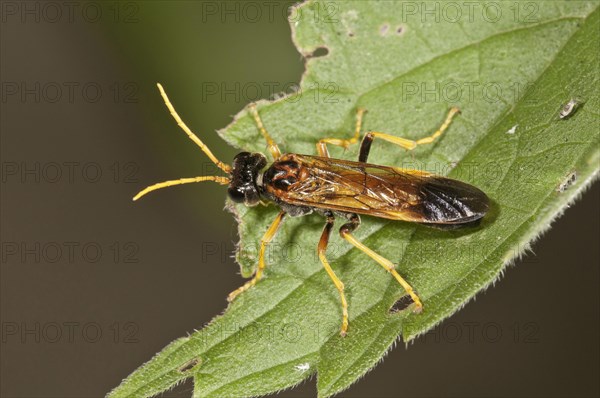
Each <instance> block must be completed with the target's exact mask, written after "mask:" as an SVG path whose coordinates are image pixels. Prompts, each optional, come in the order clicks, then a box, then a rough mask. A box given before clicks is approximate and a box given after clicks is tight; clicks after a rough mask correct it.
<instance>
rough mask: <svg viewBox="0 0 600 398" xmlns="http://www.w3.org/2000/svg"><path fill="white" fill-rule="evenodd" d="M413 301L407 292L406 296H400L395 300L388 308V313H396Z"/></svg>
mask: <svg viewBox="0 0 600 398" xmlns="http://www.w3.org/2000/svg"><path fill="white" fill-rule="evenodd" d="M412 303H414V301H413V300H412V299H411V298H410V296H409V295H408V294H407V295H406V296H402V297H400V298H399V299H398V300H396V302H395V303H394V304H393V305H392V306H391V307H390V309H389V310H388V313H389V314H396V313H398V312H400V311H404V310H405V309H406V308H407V307H408V306H409V305H411V304H412Z"/></svg>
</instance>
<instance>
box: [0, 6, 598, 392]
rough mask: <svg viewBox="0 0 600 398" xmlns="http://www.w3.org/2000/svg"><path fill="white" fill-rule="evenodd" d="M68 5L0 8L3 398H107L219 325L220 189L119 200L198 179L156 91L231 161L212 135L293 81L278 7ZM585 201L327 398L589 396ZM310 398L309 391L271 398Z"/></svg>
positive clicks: (592, 315)
mask: <svg viewBox="0 0 600 398" xmlns="http://www.w3.org/2000/svg"><path fill="white" fill-rule="evenodd" d="M207 3H208V4H213V5H215V4H216V5H217V6H219V7H223V6H224V4H226V7H229V8H230V9H231V10H232V11H231V14H227V15H225V16H223V15H216V16H215V15H212V14H209V13H208V12H207V11H209V9H207V8H206V4H207ZM47 4H54V5H55V6H54V7H55V8H52V7H51V6H50V7H49V6H48V5H47ZM69 4H71V5H68V6H66V5H65V3H44V2H26V3H20V2H9V1H7V2H3V3H1V6H2V16H1V17H2V24H1V31H0V33H1V82H2V100H1V113H0V128H1V156H2V159H1V161H2V185H1V189H2V191H1V221H2V222H1V234H2V235H1V242H2V263H1V289H2V290H1V300H2V301H1V318H2V319H1V321H2V345H1V356H0V357H1V359H0V361H1V362H0V365H1V373H0V376H1V379H0V384H1V390H0V393H1V395H2V397H100V396H103V395H104V394H106V393H107V392H108V391H109V390H110V389H112V388H113V387H115V386H116V385H117V384H118V383H119V382H120V380H121V379H122V378H124V377H125V376H127V375H128V374H129V373H130V372H131V371H133V370H134V369H135V368H136V367H137V366H139V365H140V364H142V363H143V362H145V361H147V360H148V359H150V358H151V356H152V355H153V354H154V353H155V352H157V351H159V350H160V349H161V348H163V347H164V346H165V345H166V344H168V343H169V342H170V341H172V340H173V339H175V338H177V337H180V336H183V335H186V334H187V333H189V332H192V331H193V330H194V329H195V328H199V327H201V326H202V325H203V324H205V323H206V322H208V321H210V319H211V318H212V317H213V316H215V315H216V314H219V313H220V312H221V311H222V310H223V308H224V307H225V304H226V302H225V297H226V295H227V294H228V293H229V292H230V291H231V290H233V289H234V288H236V287H238V286H239V285H240V284H241V283H242V279H241V278H240V277H239V275H238V274H239V271H238V267H237V265H236V264H235V263H234V262H233V260H232V259H231V258H230V255H231V252H232V250H233V243H234V242H235V241H236V240H237V237H236V225H235V222H234V220H233V218H232V216H231V215H230V214H228V213H226V212H224V211H221V209H222V207H223V204H224V196H225V190H224V189H223V188H222V187H220V186H218V185H216V184H202V185H200V184H199V185H195V186H194V185H191V186H187V187H185V188H183V187H182V188H178V189H171V190H165V191H163V192H161V193H160V194H159V195H156V196H153V197H148V198H147V199H145V200H143V201H141V202H140V203H137V204H135V205H134V204H133V203H132V202H131V200H130V199H131V197H132V196H133V195H134V194H135V193H136V192H137V190H138V189H140V188H141V187H144V186H145V185H147V184H150V183H153V182H156V181H161V180H165V179H171V178H177V177H184V176H193V175H199V174H207V173H209V172H210V171H211V170H214V166H212V164H211V163H209V162H208V161H207V159H206V157H205V156H204V155H202V154H201V153H200V151H199V150H198V149H197V148H196V147H195V146H194V145H193V144H192V143H190V142H189V140H188V139H187V138H186V137H185V136H184V135H183V133H182V132H181V131H180V130H179V129H178V128H177V127H176V125H175V124H174V122H173V120H172V119H171V117H170V116H169V115H168V113H167V111H166V110H165V109H164V106H163V104H162V101H161V99H160V97H159V95H158V92H157V90H156V88H155V83H156V82H157V81H160V82H162V83H163V85H164V86H165V87H166V88H167V90H168V92H169V94H170V96H171V99H172V100H173V101H174V103H175V105H176V108H177V109H178V111H179V112H180V114H181V115H182V116H183V118H184V120H186V122H188V124H189V125H190V126H192V129H193V130H194V131H196V132H198V133H199V134H200V135H201V137H202V139H203V140H205V142H206V143H207V144H208V145H209V146H210V147H211V148H212V149H213V151H214V152H215V153H216V154H217V156H218V157H220V158H221V159H223V160H228V159H231V158H232V157H233V155H234V154H235V152H236V151H235V150H234V149H233V148H231V147H228V146H226V145H225V144H224V143H223V142H222V141H221V140H220V139H219V138H218V136H217V134H216V133H215V130H216V129H219V128H222V127H224V126H225V125H226V124H228V123H229V122H230V121H231V117H232V115H234V114H235V113H236V112H238V111H239V110H240V109H241V108H242V107H243V106H244V105H245V104H246V103H248V102H250V101H252V100H255V99H258V98H268V97H269V96H270V95H272V94H274V93H276V92H279V91H281V90H284V89H286V88H287V87H289V86H290V85H292V84H294V83H297V82H299V80H300V76H301V74H302V71H303V62H302V59H301V57H300V55H299V54H298V53H297V52H296V51H295V49H294V46H293V44H292V42H291V39H290V29H289V27H288V23H287V21H286V20H285V17H284V16H285V9H286V7H287V6H288V5H289V4H290V3H276V2H269V5H268V7H266V8H265V6H264V5H261V4H262V3H260V2H256V3H254V4H256V5H257V6H259V10H260V12H261V15H260V16H259V17H256V16H255V14H253V13H250V11H251V10H249V9H248V10H247V11H246V12H247V13H246V14H244V11H243V6H242V3H237V2H226V3H215V2H204V3H202V2H168V3H167V2H127V3H118V2H115V3H113V2H106V3H79V2H73V3H69ZM236 9H237V11H236ZM268 9H272V10H273V11H272V13H269V12H268ZM57 12H58V13H59V14H57ZM257 87H258V90H257V89H256V88H257ZM228 90H229V91H228ZM307 117H309V115H307ZM599 196H600V189H599V187H598V185H597V184H596V185H595V186H593V187H592V188H591V189H590V190H589V191H588V192H586V193H585V195H584V196H583V198H582V199H581V200H580V201H579V202H578V203H577V204H576V205H575V206H574V207H573V208H571V209H569V210H568V211H567V212H566V213H565V215H564V216H563V217H562V218H561V219H559V220H558V221H557V222H556V223H555V224H554V227H553V228H552V230H551V231H549V232H548V233H546V234H545V235H544V236H543V237H542V238H541V239H540V240H539V241H538V242H536V243H535V245H534V247H533V249H534V251H535V253H536V255H535V256H534V255H528V256H527V257H526V258H524V259H522V260H520V261H518V262H517V264H516V266H515V267H511V268H509V269H508V270H507V272H506V274H505V276H504V278H503V279H502V280H501V281H500V283H498V284H497V285H496V286H495V287H493V288H490V289H488V290H487V291H486V292H484V293H482V294H480V295H479V296H478V297H477V301H475V302H471V303H470V304H469V305H467V306H466V308H465V309H463V310H462V311H461V312H460V313H458V314H456V315H455V316H453V317H452V318H451V319H449V320H447V321H446V322H444V323H443V324H442V325H440V326H439V327H437V328H436V329H435V330H433V331H432V332H430V333H429V334H428V335H426V336H424V337H421V338H420V339H418V340H417V341H416V342H415V343H414V344H412V345H411V346H410V347H408V349H406V348H405V347H404V346H403V345H399V346H397V347H396V348H395V349H394V350H392V351H391V353H390V354H389V355H388V356H387V358H386V360H385V361H384V362H383V363H382V364H380V365H379V366H378V367H376V368H375V369H374V370H373V371H372V372H370V373H369V374H368V375H367V377H365V378H364V379H363V380H361V381H359V382H358V383H357V384H356V385H354V386H353V387H352V388H351V389H350V390H348V391H346V392H345V393H343V394H341V396H344V397H367V396H370V397H373V396H385V397H442V396H483V397H492V396H505V397H517V396H519V397H520V396H556V397H563V396H590V397H591V396H598V394H599V387H598V374H599V346H598V336H599V331H598V327H599V315H598V314H599V312H598V307H599V293H598V281H599V271H598V264H599V260H598V257H599V253H598V252H599V250H598V241H599V235H600V231H599V229H600V227H599V222H598V220H599V214H598V203H599ZM215 244H217V245H218V246H219V250H218V253H217V254H210V255H207V254H206V248H207V247H208V246H207V245H212V246H211V247H212V248H214V247H215V246H214V245H215ZM203 253H204V254H203ZM549 292H552V293H551V294H550V293H549ZM498 333H500V334H498ZM191 391H192V385H191V384H190V383H188V384H184V385H183V386H179V387H178V388H176V389H175V390H174V391H172V392H169V393H166V394H164V396H169V397H171V396H172V397H175V396H177V397H188V396H191ZM314 395H315V379H314V378H313V379H312V380H310V381H308V382H306V383H304V384H303V385H302V386H300V387H299V388H296V389H294V390H291V391H287V392H284V393H282V394H280V395H279V396H284V397H286V396H290V397H300V396H314Z"/></svg>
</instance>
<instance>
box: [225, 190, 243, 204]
mask: <svg viewBox="0 0 600 398" xmlns="http://www.w3.org/2000/svg"><path fill="white" fill-rule="evenodd" d="M227 194H228V195H229V198H230V199H231V200H233V201H234V202H235V203H242V202H243V201H244V198H245V195H244V191H243V190H242V189H241V188H240V187H229V189H228V190H227Z"/></svg>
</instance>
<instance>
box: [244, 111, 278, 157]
mask: <svg viewBox="0 0 600 398" xmlns="http://www.w3.org/2000/svg"><path fill="white" fill-rule="evenodd" d="M250 112H251V113H252V117H253V118H254V121H255V122H256V126H257V127H258V129H259V130H260V133H261V134H262V135H263V137H265V140H266V141H267V145H268V147H269V152H271V155H272V156H273V160H277V159H279V157H280V156H281V151H280V150H279V147H278V146H277V144H276V143H275V141H273V139H272V138H271V136H270V135H269V133H267V129H265V126H264V125H263V122H262V120H261V119H260V116H259V114H258V111H257V110H256V105H255V104H252V105H250Z"/></svg>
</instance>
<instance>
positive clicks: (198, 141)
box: [156, 83, 231, 174]
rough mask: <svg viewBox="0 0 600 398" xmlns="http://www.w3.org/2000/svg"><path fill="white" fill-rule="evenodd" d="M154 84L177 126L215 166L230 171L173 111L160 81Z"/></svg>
mask: <svg viewBox="0 0 600 398" xmlns="http://www.w3.org/2000/svg"><path fill="white" fill-rule="evenodd" d="M156 85H157V86H158V89H159V90H160V95H161V96H162V97H163V100H164V101H165V105H166V106H167V108H169V112H171V116H173V119H175V121H176V122H177V124H178V125H179V127H181V129H182V130H183V131H185V133H186V134H187V135H188V137H190V139H191V140H192V141H194V142H195V143H196V145H198V146H199V147H200V149H202V152H204V153H205V154H206V156H208V157H209V158H210V160H212V162H213V163H214V164H216V165H217V167H219V168H220V169H221V170H223V171H224V172H226V173H228V174H229V173H231V166H229V165H228V164H225V163H223V162H221V161H220V160H219V159H217V157H216V156H215V155H213V153H212V152H211V151H210V149H208V147H207V146H206V145H204V143H203V142H202V141H200V138H198V137H197V136H196V134H194V133H192V130H190V129H189V127H188V126H186V125H185V123H184V122H183V120H181V118H180V117H179V115H178V114H177V111H175V108H174V107H173V105H172V104H171V101H169V97H167V93H165V90H164V89H163V86H161V85H160V83H156Z"/></svg>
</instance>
